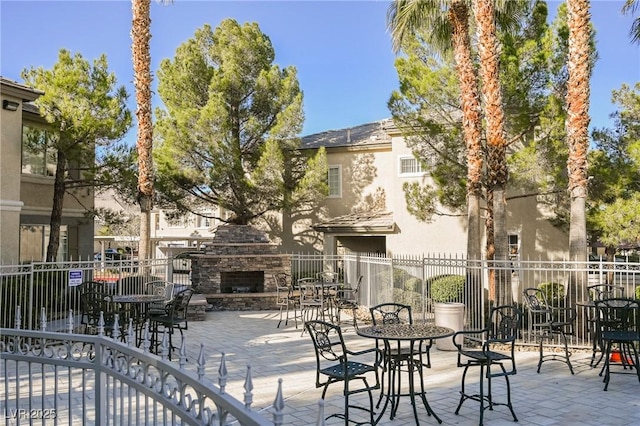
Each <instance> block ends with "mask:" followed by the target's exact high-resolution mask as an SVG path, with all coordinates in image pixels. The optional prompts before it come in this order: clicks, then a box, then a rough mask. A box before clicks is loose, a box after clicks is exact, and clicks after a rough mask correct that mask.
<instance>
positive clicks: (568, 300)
mask: <svg viewBox="0 0 640 426" xmlns="http://www.w3.org/2000/svg"><path fill="white" fill-rule="evenodd" d="M123 262H126V261H112V262H73V263H52V264H47V263H32V264H29V265H18V266H0V300H1V301H2V303H1V304H0V326H4V327H7V326H12V324H13V311H12V309H13V308H12V307H14V306H17V305H22V306H25V307H27V308H26V309H25V312H24V316H25V318H24V320H23V323H24V327H25V328H28V329H34V328H37V325H38V316H39V310H35V311H34V310H31V307H34V306H35V307H38V306H44V307H45V308H46V315H47V318H50V324H51V325H50V327H51V329H52V330H56V329H64V328H65V326H66V325H65V323H64V316H65V315H66V313H67V312H68V310H69V309H72V310H73V311H74V312H79V311H80V306H79V291H78V288H77V287H76V286H74V284H76V283H78V281H79V280H80V279H81V280H85V281H87V280H102V281H104V282H106V283H107V284H108V285H109V286H111V287H110V288H111V291H112V292H114V293H116V294H126V293H134V292H139V290H140V289H141V288H142V283H144V282H146V281H151V280H154V279H167V280H171V278H173V282H176V278H178V279H180V278H184V276H186V277H187V278H188V274H186V275H184V274H183V275H184V276H179V277H176V276H171V264H172V263H171V260H170V259H157V260H152V261H147V262H139V263H136V264H135V268H134V269H132V264H131V263H130V261H129V263H123ZM291 270H292V275H293V280H294V283H295V282H296V281H297V279H298V278H304V277H314V276H315V275H316V273H318V272H321V271H334V272H338V274H339V276H340V281H341V282H344V283H346V284H355V283H356V282H357V278H358V276H360V275H362V276H363V281H362V285H361V291H360V294H359V298H360V300H359V302H360V304H361V305H363V306H365V307H366V306H373V305H375V304H378V303H381V302H389V301H396V302H402V303H409V304H411V305H412V307H413V310H414V312H415V317H416V318H417V319H419V320H426V321H431V320H433V318H434V309H433V308H434V305H433V302H434V298H433V294H432V293H433V292H432V285H433V283H434V282H435V281H436V280H437V279H439V278H441V277H445V276H459V277H463V278H464V279H463V281H464V282H465V288H464V291H463V292H462V294H461V295H460V296H459V300H458V301H459V302H462V303H464V304H465V305H466V319H465V327H467V328H476V327H480V326H482V325H483V321H484V313H485V312H487V307H488V306H487V301H488V300H494V299H495V295H496V294H498V295H501V297H502V298H503V300H506V301H507V302H508V303H512V302H513V303H517V304H519V305H520V306H521V307H522V291H523V290H524V289H526V288H529V287H536V288H537V287H542V288H544V289H545V291H546V292H547V295H548V296H549V298H550V299H551V301H552V302H553V303H555V304H558V305H563V306H572V307H576V310H577V314H578V317H577V321H576V333H575V334H574V335H573V336H572V337H571V342H570V343H571V345H572V346H584V347H586V346H589V345H590V344H591V341H590V339H591V337H590V333H589V330H588V329H587V326H586V324H587V318H588V315H589V312H588V310H587V309H585V308H583V307H580V306H579V305H578V302H580V301H583V300H588V299H589V294H588V290H587V286H588V285H590V284H597V283H608V284H613V283H615V284H618V285H622V286H624V288H625V293H624V294H625V295H626V296H630V297H634V296H635V295H636V288H637V287H638V286H639V285H640V263H637V262H636V263H633V262H628V261H624V262H621V261H616V262H605V261H602V260H600V261H595V262H582V263H580V262H571V261H540V260H517V261H516V260H509V261H502V262H500V261H491V262H488V261H486V260H481V261H467V260H466V259H464V257H463V256H452V255H437V254H430V255H424V256H402V255H395V256H389V257H387V256H384V255H379V254H366V253H348V254H342V255H332V256H328V255H322V254H293V255H292V265H291ZM78 276H80V277H81V278H78ZM523 310H524V307H523ZM525 311H526V310H525ZM524 327H525V329H526V327H527V324H526V312H525V324H524ZM527 336H528V334H527V333H523V335H522V338H521V340H520V342H521V343H523V344H530V343H533V342H531V341H530V340H529V338H528V337H527Z"/></svg>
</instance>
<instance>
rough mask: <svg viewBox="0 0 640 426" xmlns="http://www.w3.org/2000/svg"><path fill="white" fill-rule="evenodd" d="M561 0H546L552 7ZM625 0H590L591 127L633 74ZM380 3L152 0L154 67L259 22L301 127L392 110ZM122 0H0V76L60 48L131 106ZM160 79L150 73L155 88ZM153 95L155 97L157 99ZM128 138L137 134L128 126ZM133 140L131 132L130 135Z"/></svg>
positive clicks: (339, 124)
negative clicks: (96, 64)
mask: <svg viewBox="0 0 640 426" xmlns="http://www.w3.org/2000/svg"><path fill="white" fill-rule="evenodd" d="M559 3H560V2H549V5H550V8H551V11H552V12H554V11H555V9H556V7H557V6H558V4H559ZM622 4H623V2H622V1H616V0H595V1H592V9H591V10H592V20H593V22H594V25H595V27H596V29H597V43H598V44H597V46H598V50H599V55H600V59H599V61H598V63H597V64H596V68H595V70H594V74H593V78H592V86H591V117H592V118H591V126H592V127H594V126H595V127H603V126H608V125H610V120H609V119H608V116H609V114H610V113H611V112H613V110H614V106H613V105H612V104H611V102H610V99H611V90H612V89H617V88H619V87H620V85H621V84H622V83H623V82H626V83H630V84H633V83H635V82H638V81H640V47H639V46H638V45H632V44H631V42H630V39H629V37H628V32H629V28H630V26H631V21H632V17H630V16H624V15H622V14H621V12H620V10H621V8H622ZM387 5H388V2H386V1H385V2H383V1H350V2H347V1H264V0H263V1H204V0H202V1H193V0H192V1H183V0H175V1H174V2H173V4H170V5H162V4H160V3H158V2H156V1H152V9H151V13H152V35H153V37H152V39H151V49H152V70H154V71H155V70H157V69H158V65H159V63H160V61H161V60H162V59H164V58H168V57H173V55H174V52H175V49H176V48H177V47H178V46H179V45H180V44H181V43H183V42H184V41H186V40H187V39H188V38H189V37H191V36H193V34H194V32H195V30H196V29H197V28H200V27H202V26H203V25H204V24H205V23H208V24H210V25H211V26H212V27H215V26H217V25H218V24H219V23H220V22H221V21H222V20H223V19H225V18H227V17H232V18H234V19H236V20H237V21H239V22H241V23H244V22H254V21H255V22H258V24H259V25H260V28H261V30H262V32H263V33H265V34H266V35H268V36H269V37H270V39H271V42H272V43H273V46H274V48H275V51H276V63H278V64H279V65H280V66H283V67H284V66H289V65H293V66H295V67H296V68H297V70H298V79H299V82H300V86H301V88H302V90H303V91H304V107H305V117H306V120H305V125H304V130H303V135H306V134H311V133H316V132H321V131H325V130H330V129H341V128H346V127H350V126H356V125H359V124H364V123H369V122H372V121H376V120H381V119H383V118H387V117H389V116H390V114H389V111H388V109H387V100H388V99H389V96H390V94H391V92H392V91H393V90H394V89H396V88H397V86H398V81H397V74H396V71H395V68H394V66H393V62H394V54H393V52H392V50H391V43H390V38H389V34H388V32H387V28H386V10H387ZM130 25H131V4H130V2H129V1H124V0H122V1H119V0H114V1H100V0H93V1H90V0H84V1H29V0H19V1H13V0H1V1H0V40H1V44H0V54H1V56H0V74H2V76H3V77H6V78H10V79H13V80H17V81H22V79H21V78H20V72H21V70H22V69H23V68H26V67H30V66H35V67H38V66H43V67H45V68H50V67H51V66H53V64H54V63H55V62H56V60H57V55H58V50H59V49H61V48H66V49H68V50H70V51H72V52H73V53H77V52H79V53H81V54H82V55H83V56H84V57H85V58H86V59H90V60H92V59H94V58H96V57H98V56H99V55H100V54H101V53H106V55H107V60H108V62H109V67H110V69H111V70H112V71H114V72H115V73H116V75H117V77H118V81H119V82H120V83H121V84H124V85H126V86H127V89H128V91H129V93H130V107H131V109H132V111H133V110H134V92H133V84H132V79H133V77H132V75H133V71H132V64H131V46H130V44H131V39H130V35H129V33H130ZM156 83H157V82H155V81H154V86H155V84H156ZM158 102H159V101H158ZM131 135H133V136H129V137H132V138H135V133H134V132H131ZM133 140H135V139H133Z"/></svg>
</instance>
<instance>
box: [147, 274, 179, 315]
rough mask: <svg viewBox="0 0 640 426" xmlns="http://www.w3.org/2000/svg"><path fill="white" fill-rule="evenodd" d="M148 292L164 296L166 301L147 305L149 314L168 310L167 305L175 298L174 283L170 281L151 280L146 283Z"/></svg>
mask: <svg viewBox="0 0 640 426" xmlns="http://www.w3.org/2000/svg"><path fill="white" fill-rule="evenodd" d="M145 287H146V290H147V291H146V294H154V295H158V296H163V297H164V301H162V302H154V303H150V304H149V306H148V307H147V315H162V314H164V313H165V311H166V306H167V304H168V303H170V302H171V300H172V299H173V291H174V288H175V284H174V283H170V282H168V281H149V282H148V283H146V284H145Z"/></svg>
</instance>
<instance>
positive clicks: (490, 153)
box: [473, 0, 511, 304]
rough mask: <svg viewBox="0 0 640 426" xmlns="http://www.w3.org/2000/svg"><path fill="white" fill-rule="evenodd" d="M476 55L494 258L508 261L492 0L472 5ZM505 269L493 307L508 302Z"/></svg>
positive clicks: (503, 152)
mask: <svg viewBox="0 0 640 426" xmlns="http://www.w3.org/2000/svg"><path fill="white" fill-rule="evenodd" d="M473 8H474V15H475V19H476V30H477V37H478V53H479V56H480V78H481V79H482V96H483V98H484V102H485V104H484V113H485V120H486V126H487V129H486V137H487V163H488V170H489V176H488V186H489V190H490V191H492V193H493V203H492V208H493V226H494V243H495V255H494V258H495V259H496V260H498V261H506V260H508V256H509V252H508V240H507V220H506V219H507V217H506V208H505V207H506V189H507V180H508V177H509V172H508V169H507V161H506V148H507V141H506V138H505V131H504V123H505V118H504V110H503V107H502V86H501V84H500V76H499V63H498V58H499V54H498V37H497V35H496V20H495V7H494V1H493V0H475V1H474V2H473ZM506 272H507V271H506V269H501V270H499V271H498V272H497V274H498V277H497V283H496V286H495V292H496V294H495V296H494V300H495V302H496V303H497V304H505V303H507V304H508V303H511V298H510V297H508V293H509V291H508V290H509V289H508V287H509V280H508V278H509V276H508V275H507V273H506Z"/></svg>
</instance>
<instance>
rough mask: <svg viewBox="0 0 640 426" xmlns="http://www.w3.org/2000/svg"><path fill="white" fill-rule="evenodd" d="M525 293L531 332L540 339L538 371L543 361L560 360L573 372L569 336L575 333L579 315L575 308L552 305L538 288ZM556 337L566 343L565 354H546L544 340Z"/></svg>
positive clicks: (527, 290) (526, 290)
mask: <svg viewBox="0 0 640 426" xmlns="http://www.w3.org/2000/svg"><path fill="white" fill-rule="evenodd" d="M523 294H524V303H525V306H526V308H527V312H528V318H527V319H528V321H529V322H528V327H529V334H530V335H532V334H533V335H536V336H537V337H538V339H539V340H540V346H539V350H540V358H539V360H538V373H539V372H540V367H541V366H542V363H543V362H545V361H560V362H564V363H565V364H567V365H568V366H569V371H570V372H571V374H573V366H572V365H571V359H570V358H571V353H570V352H569V346H568V344H567V336H568V335H572V334H573V333H574V330H573V327H574V323H575V320H576V317H577V312H576V310H575V308H563V307H555V306H551V305H550V304H549V303H548V301H547V297H546V295H545V293H544V291H542V290H540V289H538V288H527V289H525V290H524V291H523ZM556 337H559V338H560V340H561V341H562V344H563V345H564V355H563V354H558V353H555V352H554V353H550V354H546V355H545V354H544V351H543V346H544V341H545V340H549V341H551V340H555V339H556Z"/></svg>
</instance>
